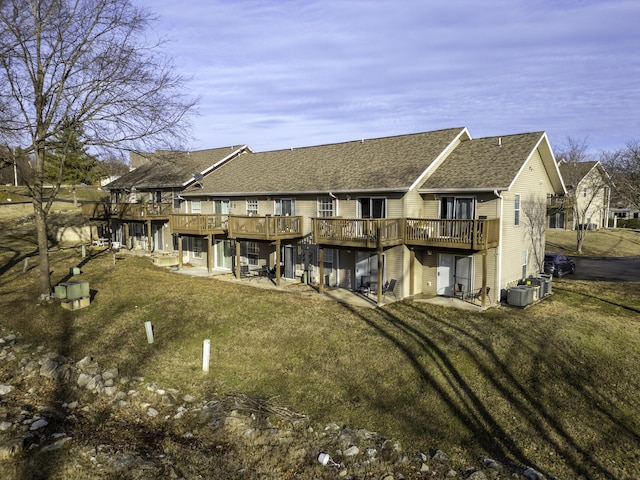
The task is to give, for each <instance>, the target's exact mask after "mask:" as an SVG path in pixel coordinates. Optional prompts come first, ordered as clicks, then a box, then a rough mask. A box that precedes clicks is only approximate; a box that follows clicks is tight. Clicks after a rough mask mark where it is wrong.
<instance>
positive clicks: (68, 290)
mask: <svg viewBox="0 0 640 480" xmlns="http://www.w3.org/2000/svg"><path fill="white" fill-rule="evenodd" d="M54 296H55V297H56V298H57V299H58V300H75V299H78V298H84V297H89V296H90V291H89V282H62V283H59V284H58V285H56V286H55V288H54Z"/></svg>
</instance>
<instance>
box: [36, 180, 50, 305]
mask: <svg viewBox="0 0 640 480" xmlns="http://www.w3.org/2000/svg"><path fill="white" fill-rule="evenodd" d="M33 193H34V197H33V210H34V212H35V217H36V233H37V236H38V255H39V256H40V262H39V263H40V301H48V300H50V299H51V272H50V270H51V269H50V265H49V229H48V226H47V214H46V212H45V211H44V209H43V208H42V207H43V199H42V187H40V188H35V189H34V192H33ZM38 197H39V198H38Z"/></svg>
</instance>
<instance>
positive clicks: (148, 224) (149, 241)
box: [147, 218, 153, 253]
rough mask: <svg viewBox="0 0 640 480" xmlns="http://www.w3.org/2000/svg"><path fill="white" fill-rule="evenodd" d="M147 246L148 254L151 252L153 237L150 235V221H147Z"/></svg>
mask: <svg viewBox="0 0 640 480" xmlns="http://www.w3.org/2000/svg"><path fill="white" fill-rule="evenodd" d="M147 245H148V249H149V253H151V252H153V235H151V219H150V218H148V219H147Z"/></svg>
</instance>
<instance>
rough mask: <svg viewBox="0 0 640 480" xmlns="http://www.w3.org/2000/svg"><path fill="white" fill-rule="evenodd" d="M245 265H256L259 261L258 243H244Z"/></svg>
mask: <svg viewBox="0 0 640 480" xmlns="http://www.w3.org/2000/svg"><path fill="white" fill-rule="evenodd" d="M245 248H246V249H247V251H246V254H247V263H248V264H249V265H258V260H259V259H260V244H259V243H258V242H252V241H248V242H246V247H245Z"/></svg>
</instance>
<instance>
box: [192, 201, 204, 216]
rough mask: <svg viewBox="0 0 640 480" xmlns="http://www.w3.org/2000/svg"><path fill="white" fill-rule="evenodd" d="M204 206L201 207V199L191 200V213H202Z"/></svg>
mask: <svg viewBox="0 0 640 480" xmlns="http://www.w3.org/2000/svg"><path fill="white" fill-rule="evenodd" d="M201 212H202V206H201V205H200V199H199V198H194V199H193V200H191V213H201Z"/></svg>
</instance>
